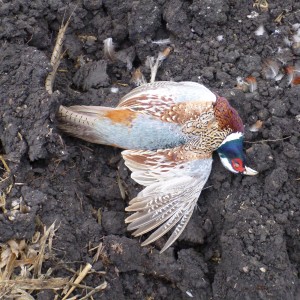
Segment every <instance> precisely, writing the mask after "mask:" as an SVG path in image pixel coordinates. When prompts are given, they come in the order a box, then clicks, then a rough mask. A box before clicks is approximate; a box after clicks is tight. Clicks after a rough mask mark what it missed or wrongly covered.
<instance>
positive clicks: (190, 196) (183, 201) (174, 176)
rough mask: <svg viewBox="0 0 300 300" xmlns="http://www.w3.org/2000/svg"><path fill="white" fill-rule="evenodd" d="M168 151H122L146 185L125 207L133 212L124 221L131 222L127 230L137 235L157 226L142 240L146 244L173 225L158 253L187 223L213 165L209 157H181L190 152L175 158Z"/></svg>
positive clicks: (173, 240) (177, 235)
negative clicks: (189, 158)
mask: <svg viewBox="0 0 300 300" xmlns="http://www.w3.org/2000/svg"><path fill="white" fill-rule="evenodd" d="M171 152H172V149H167V150H159V151H157V152H155V151H130V150H127V151H123V152H122V155H123V157H124V159H125V164H126V165H127V166H128V167H129V168H130V169H131V170H132V172H133V173H132V178H133V179H134V180H135V181H137V182H138V183H140V184H143V185H145V186H146V188H145V189H144V190H142V191H141V192H140V193H139V194H138V195H137V197H136V198H134V199H132V200H131V201H130V202H129V206H128V207H127V208H126V211H133V212H135V213H134V214H133V215H131V216H129V217H128V218H127V219H126V220H125V222H126V223H130V224H129V226H128V230H135V231H134V232H133V235H134V236H140V235H142V234H145V233H147V232H149V231H151V230H153V229H156V230H155V231H154V232H153V233H152V234H151V235H150V236H149V237H148V238H147V239H146V240H145V241H144V242H143V243H142V246H145V245H148V244H150V243H152V242H154V241H155V240H157V239H159V238H160V237H161V236H163V235H164V234H166V233H167V232H168V231H170V230H171V229H172V228H173V227H174V226H176V227H175V229H174V231H173V233H172V234H171V236H170V237H169V239H168V241H167V243H166V244H165V246H164V247H163V249H162V250H161V252H163V251H165V250H166V249H167V248H168V247H170V246H171V245H172V244H173V243H174V242H175V241H176V239H177V238H178V237H179V235H180V234H181V233H182V231H183V230H184V228H185V227H186V225H187V223H188V222H189V220H190V218H191V216H192V213H193V211H194V208H195V206H196V203H197V200H198V198H199V195H200V193H201V191H202V189H203V187H204V185H205V183H206V181H207V179H208V177H209V174H210V171H211V164H212V158H211V157H206V158H204V157H203V158H202V159H200V158H198V159H194V160H186V159H181V157H183V158H184V157H189V155H190V154H189V153H187V154H186V155H185V156H184V155H183V156H177V157H176V156H174V153H171ZM182 154H183V153H181V155H182Z"/></svg>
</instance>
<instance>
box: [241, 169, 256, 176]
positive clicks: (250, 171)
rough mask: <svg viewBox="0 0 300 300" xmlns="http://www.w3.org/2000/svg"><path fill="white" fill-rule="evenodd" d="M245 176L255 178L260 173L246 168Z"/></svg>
mask: <svg viewBox="0 0 300 300" xmlns="http://www.w3.org/2000/svg"><path fill="white" fill-rule="evenodd" d="M243 174H244V175H250V176H254V175H257V174H258V172H257V171H255V170H253V169H251V168H249V167H245V171H244V172H243Z"/></svg>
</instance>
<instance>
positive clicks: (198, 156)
mask: <svg viewBox="0 0 300 300" xmlns="http://www.w3.org/2000/svg"><path fill="white" fill-rule="evenodd" d="M58 118H59V120H60V124H59V126H60V128H62V129H63V130H64V131H66V132H68V133H70V134H72V135H74V136H77V137H80V138H81V139H84V140H86V141H89V142H93V143H98V144H104V145H112V146H116V147H119V148H122V149H127V150H125V151H123V152H122V155H123V158H124V159H125V164H126V165H127V166H128V167H129V169H131V170H132V175H131V176H132V178H133V179H134V180H135V181H136V182H138V183H140V184H142V185H144V186H146V188H145V189H144V190H143V191H141V192H140V193H139V194H138V195H137V197H136V198H134V199H133V200H131V201H130V203H129V207H128V208H127V209H126V210H127V211H134V212H135V213H134V214H133V215H131V216H130V217H128V218H127V219H126V220H125V222H127V223H130V224H129V226H128V229H129V230H135V231H134V233H133V235H135V236H138V235H142V234H144V233H147V232H149V231H151V230H153V229H156V230H155V231H154V232H153V233H152V234H151V235H150V236H149V238H148V239H147V240H146V241H145V242H144V243H143V244H142V245H146V244H149V243H151V242H153V241H155V240H156V239H158V238H159V237H161V236H162V235H164V234H165V233H166V232H168V231H169V230H170V229H171V228H173V227H174V226H176V227H175V229H174V231H173V233H172V235H171V236H170V238H169V240H168V241H167V243H166V245H165V246H164V248H163V249H162V251H164V250H165V249H167V248H168V247H169V246H170V245H171V244H172V243H173V242H174V241H175V240H176V239H177V238H178V236H179V235H180V233H181V232H182V231H183V229H184V228H185V226H186V224H187V223H188V221H189V219H190V217H191V215H192V212H193V210H194V207H195V205H196V203H197V200H198V197H199V195H200V193H201V190H202V189H203V187H204V185H205V183H206V181H207V179H208V177H209V174H210V171H211V165H212V152H213V151H214V150H217V149H222V151H223V152H230V153H231V155H233V156H234V153H235V151H234V149H239V151H240V149H242V136H243V130H244V129H243V124H242V121H241V119H240V117H239V115H238V113H237V112H236V111H235V110H234V109H233V108H232V107H231V106H230V105H229V103H228V101H227V100H226V99H225V98H222V97H219V96H217V95H215V94H214V93H212V92H211V91H210V90H208V89H207V88H205V87H204V86H202V85H200V84H197V83H193V82H179V83H176V82H155V83H151V84H146V85H143V86H141V87H139V88H136V89H134V90H133V91H131V92H130V93H129V94H127V95H126V96H124V97H123V98H122V99H121V101H120V103H119V105H118V106H117V107H116V108H108V107H101V106H72V107H69V108H65V107H63V106H61V107H60V109H59V113H58ZM227 139H228V142H227ZM233 141H235V143H237V144H238V145H239V147H235V148H234V149H231V145H233V144H234V143H233ZM224 143H225V144H224ZM240 146H241V147H240ZM223 152H222V155H221V153H219V154H220V157H221V161H222V163H223V164H224V166H225V167H227V168H229V169H230V170H231V168H233V169H232V171H233V172H236V173H237V172H243V173H244V174H247V172H246V171H247V169H246V168H247V167H245V166H244V163H243V154H241V155H240V156H239V153H237V154H238V157H233V158H232V159H231V161H230V163H229V166H228V165H227V166H226V163H224V157H225V158H226V155H225V154H224V153H223ZM230 164H232V166H231V165H230ZM236 170H238V171H236ZM249 170H251V169H250V168H248V171H249ZM252 171H253V170H252ZM248 174H249V172H248Z"/></svg>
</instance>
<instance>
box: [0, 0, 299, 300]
mask: <svg viewBox="0 0 300 300" xmlns="http://www.w3.org/2000/svg"><path fill="white" fill-rule="evenodd" d="M253 2H256V3H258V5H257V6H255V7H254V6H253ZM265 3H267V4H268V7H267V8H265V7H264V4H265ZM75 4H76V3H75V2H74V3H69V1H66V0H51V1H45V0H38V1H26V0H2V1H0V43H1V50H0V113H1V114H0V115H1V119H0V141H1V144H0V151H1V152H0V153H1V154H3V155H4V156H3V157H4V159H5V161H6V162H7V164H8V166H9V168H10V173H9V174H7V172H6V171H5V168H4V165H3V163H1V162H0V167H1V169H0V175H1V177H2V178H3V179H4V178H6V179H5V180H1V183H0V188H1V192H2V195H5V197H6V204H5V209H6V210H5V209H4V208H3V207H2V209H1V208H0V243H3V242H6V241H8V240H10V239H17V240H18V239H24V238H25V239H27V240H30V239H31V238H32V236H33V234H34V232H35V231H36V230H38V229H39V226H40V225H39V224H41V223H42V224H45V225H47V226H49V225H50V224H52V223H53V222H54V221H55V220H56V224H57V225H59V228H58V230H57V232H56V236H55V239H54V241H53V248H54V252H55V257H53V258H50V259H49V260H47V261H46V263H45V265H44V268H45V270H46V269H48V268H49V267H51V268H52V269H53V276H60V277H66V276H72V273H70V272H69V271H68V268H69V269H74V270H78V269H79V266H80V265H85V264H86V263H87V262H92V258H93V256H94V255H95V250H91V249H92V248H93V247H96V246H98V245H99V244H100V243H102V245H103V246H104V250H103V251H102V253H101V255H100V258H99V260H98V261H97V262H96V263H94V264H93V269H94V270H96V271H99V272H100V271H105V272H106V274H105V275H102V276H100V275H99V274H97V273H93V274H90V275H89V276H87V277H86V279H85V281H84V284H87V285H89V286H92V287H96V286H97V285H99V284H101V282H103V280H104V279H105V280H106V281H107V282H108V286H107V288H106V289H105V290H104V291H102V292H101V293H97V294H95V295H94V299H100V298H101V299H119V300H121V299H189V298H191V297H193V298H194V299H203V300H204V299H215V300H218V299H230V300H232V299H247V300H250V299H251V300H252V299H300V289H299V287H300V286H299V271H300V240H299V237H300V228H299V224H300V200H299V199H300V181H299V178H300V160H299V156H300V154H299V147H300V137H299V136H300V122H299V119H300V118H299V116H298V115H299V114H300V86H299V85H297V84H295V85H293V86H291V85H289V84H288V78H287V76H284V77H283V78H282V79H280V80H279V78H276V79H277V80H274V79H266V78H265V76H263V72H262V66H263V64H264V62H265V61H266V60H267V59H272V60H275V61H276V62H277V63H278V64H279V67H280V69H283V68H284V67H285V66H289V65H295V64H297V61H298V60H299V61H300V57H299V55H300V44H299V42H296V41H295V40H293V35H294V34H295V33H296V31H297V25H295V26H293V25H294V24H297V23H300V2H299V1H294V0H293V1H292V0H287V1H279V0H268V2H266V1H261V0H260V1H250V0H248V1H246V0H243V1H233V0H194V1H192V0H190V1H181V0H171V1H165V0H156V1H154V0H141V1H131V0H130V1H123V0H122V1H121V0H114V1H110V0H102V1H101V0H98V1H95V0H80V1H78V4H77V5H78V6H77V8H76V10H75V13H74V15H73V16H72V18H71V22H70V25H69V28H68V30H67V33H66V38H65V43H64V49H67V51H66V54H65V56H64V58H63V60H62V63H61V66H60V68H59V72H58V74H57V77H56V81H55V85H54V89H55V90H56V92H55V93H54V94H52V95H51V96H50V95H49V94H48V93H47V91H46V90H45V85H44V83H45V78H46V76H47V74H48V73H49V71H50V70H51V67H50V57H51V54H52V50H53V47H54V44H55V39H56V36H57V33H58V30H59V27H60V26H61V24H62V22H63V20H65V21H66V19H67V17H68V16H69V15H70V13H71V12H72V10H73V9H74V5H75ZM281 14H282V15H281ZM280 15H281V16H282V18H281V20H279V19H277V20H276V21H275V19H276V18H277V17H278V16H280ZM260 25H263V26H264V30H265V32H264V33H263V34H262V35H256V34H255V31H256V30H257V29H258V27H259V26H260ZM108 37H112V38H113V41H114V43H115V45H116V50H117V51H118V52H119V53H121V54H122V55H120V57H123V58H122V59H121V58H120V59H118V60H117V61H115V62H114V63H112V62H111V61H109V60H106V59H105V58H104V54H103V40H104V39H106V38H108ZM167 38H170V40H171V44H172V45H173V47H174V51H173V53H172V54H171V55H170V56H169V57H168V59H167V60H166V61H165V62H164V63H163V65H162V66H161V68H160V70H159V72H158V76H157V80H174V81H184V80H185V81H195V82H200V83H203V84H205V85H206V86H208V87H210V88H211V89H212V90H213V91H215V92H218V93H219V94H221V95H222V96H226V97H227V98H228V99H229V101H230V102H231V104H232V105H233V106H234V107H235V108H236V109H237V110H238V111H239V113H240V115H241V116H242V118H243V120H244V124H245V128H246V133H245V140H246V142H245V150H246V153H247V157H248V165H250V166H251V167H253V168H254V169H256V170H258V171H259V175H257V176H255V177H247V176H242V175H234V174H231V173H229V172H228V171H226V170H225V169H224V168H223V166H222V165H221V163H220V161H219V158H218V157H217V156H215V157H214V158H215V159H214V165H213V170H212V174H211V176H210V179H209V181H208V183H207V188H206V189H205V190H204V191H203V193H202V194H201V196H200V198H199V209H197V210H196V211H195V213H194V215H193V217H192V220H191V222H190V223H189V225H188V227H187V228H186V230H185V232H184V233H183V234H182V236H181V237H180V239H179V241H177V242H176V243H175V244H174V246H172V247H171V248H170V249H168V251H166V252H165V253H163V254H159V249H160V247H161V246H162V245H163V243H164V241H165V239H164V238H162V239H161V240H159V241H158V242H157V243H156V244H154V245H152V246H147V247H144V248H142V247H141V246H140V241H139V239H138V238H133V237H131V235H130V233H128V232H127V231H126V225H125V224H124V219H125V217H126V215H127V213H125V211H124V208H125V207H126V205H127V203H128V201H129V200H130V199H131V198H132V197H134V196H135V195H136V194H137V193H138V192H139V191H140V190H141V186H139V185H138V184H136V183H135V182H134V181H133V180H132V179H131V178H130V172H129V171H128V170H127V169H126V168H125V166H124V163H123V161H122V158H121V155H120V150H119V149H115V148H111V147H104V146H99V145H94V144H90V143H86V142H83V141H81V140H78V139H76V138H72V137H68V136H66V135H65V134H63V133H61V132H60V131H59V130H58V129H57V123H56V119H55V114H56V112H57V109H58V107H59V105H60V104H64V105H66V106H68V105H74V104H84V105H107V106H114V105H116V104H117V103H118V100H119V99H120V98H121V96H123V95H125V94H126V93H127V92H129V91H130V90H131V89H132V88H133V85H132V83H131V81H130V79H131V70H128V68H130V64H131V63H132V64H133V67H138V66H142V71H143V72H144V75H145V76H146V77H147V78H149V70H147V68H146V67H145V65H144V63H145V60H146V57H147V56H149V55H150V56H156V55H157V54H158V52H159V51H161V50H163V49H164V48H165V47H166V45H159V44H156V43H152V42H153V41H157V40H161V39H167ZM294 38H295V37H294ZM78 57H80V59H78ZM83 61H85V62H86V63H85V64H84V63H83ZM80 62H81V64H80ZM80 65H81V67H80ZM239 76H241V77H242V78H246V77H247V76H255V77H256V78H257V83H258V89H257V90H256V91H254V92H252V93H250V92H249V91H246V92H244V91H242V90H241V89H238V88H237V81H236V78H237V77H239ZM112 87H114V88H117V90H115V89H112ZM257 120H261V121H262V122H263V125H262V128H260V129H259V130H258V131H257V132H251V131H250V130H249V128H250V126H251V125H253V124H254V123H255V122H256V121H257ZM7 176H8V177H7ZM10 186H11V187H12V188H11V190H9V187H10ZM121 191H122V192H123V193H124V192H125V197H122V195H121V194H122V193H121ZM123 198H125V199H123ZM16 203H21V208H23V209H17V210H15V209H14V207H15V205H16ZM24 207H25V208H24ZM143 239H144V237H142V238H141V240H143ZM78 293H82V295H84V294H85V293H86V291H85V290H80V289H76V290H75V292H74V293H73V295H75V294H78ZM33 295H34V297H35V298H36V299H53V298H54V295H55V292H53V291H43V292H39V293H34V294H33Z"/></svg>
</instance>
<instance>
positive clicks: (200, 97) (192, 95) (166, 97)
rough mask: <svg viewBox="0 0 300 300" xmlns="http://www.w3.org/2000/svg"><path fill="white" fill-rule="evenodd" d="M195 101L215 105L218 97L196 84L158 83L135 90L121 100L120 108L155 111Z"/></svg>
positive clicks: (186, 82)
mask: <svg viewBox="0 0 300 300" xmlns="http://www.w3.org/2000/svg"><path fill="white" fill-rule="evenodd" d="M195 101H197V102H198V103H199V102H204V103H210V104H213V103H215V102H216V95H215V94H214V93H212V92H211V91H210V90H209V89H208V88H206V87H205V86H203V85H202V84H199V83H196V82H188V81H183V82H172V81H157V82H153V83H148V84H144V85H142V86H140V87H138V88H135V89H133V90H132V91H131V92H129V93H128V94H127V95H125V96H124V97H123V98H122V99H121V101H120V103H119V105H118V106H119V107H131V108H134V109H150V108H151V107H152V108H154V109H155V108H157V107H158V108H159V106H161V105H162V106H168V107H170V105H172V104H178V103H185V102H195Z"/></svg>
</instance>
